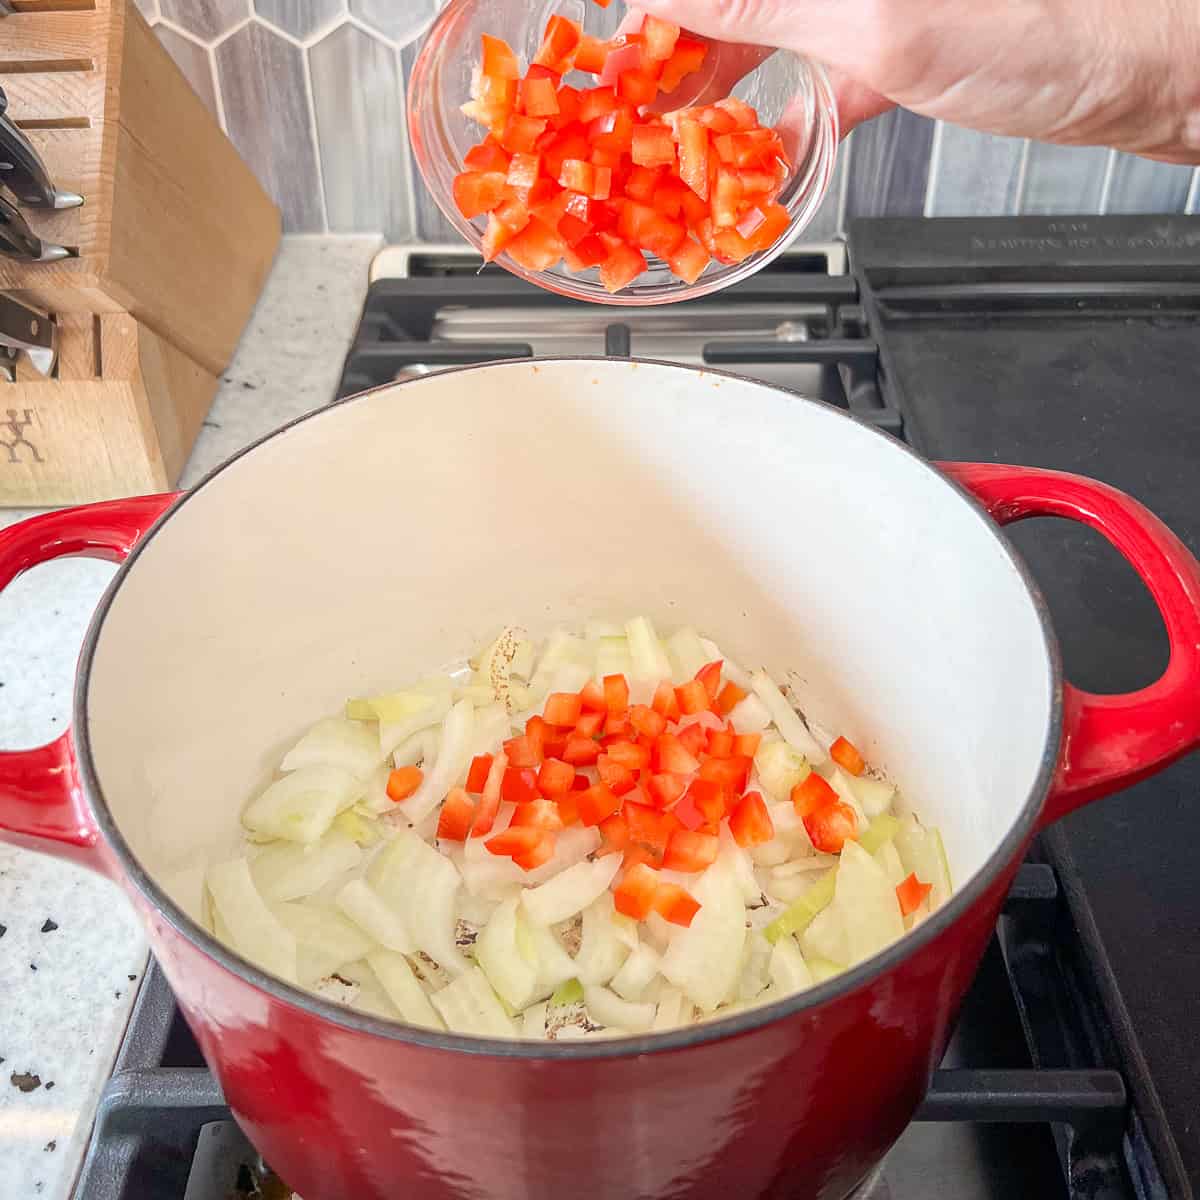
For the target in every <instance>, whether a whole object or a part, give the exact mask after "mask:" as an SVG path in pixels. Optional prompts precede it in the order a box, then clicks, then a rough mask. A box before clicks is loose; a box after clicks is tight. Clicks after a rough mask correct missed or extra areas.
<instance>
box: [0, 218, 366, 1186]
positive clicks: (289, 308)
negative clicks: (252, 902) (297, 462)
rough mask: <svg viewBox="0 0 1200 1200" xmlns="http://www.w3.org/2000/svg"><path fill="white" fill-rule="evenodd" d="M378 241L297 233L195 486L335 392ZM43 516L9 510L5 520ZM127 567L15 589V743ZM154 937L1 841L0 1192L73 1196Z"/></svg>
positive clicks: (219, 411) (90, 878) (51, 730)
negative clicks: (147, 938) (114, 577)
mask: <svg viewBox="0 0 1200 1200" xmlns="http://www.w3.org/2000/svg"><path fill="white" fill-rule="evenodd" d="M379 246H380V240H379V239H378V238H374V237H370V238H362V237H354V238H349V237H341V238H339V237H296V238H285V239H284V242H283V245H282V247H281V249H280V252H279V256H278V258H277V259H276V262H275V266H274V269H273V271H272V273H271V277H270V279H269V280H268V282H267V286H266V290H265V291H264V293H263V295H262V297H261V299H260V300H259V303H258V307H257V308H256V309H255V311H254V314H253V316H252V317H251V320H250V323H249V325H248V326H247V328H246V331H245V333H244V334H243V336H242V341H241V344H240V346H239V347H238V351H237V354H236V356H235V357H234V360H233V362H232V364H231V365H230V367H229V369H228V370H227V371H226V373H225V375H224V378H223V381H222V384H221V388H220V391H219V392H218V394H217V399H216V402H215V403H214V405H213V408H212V411H211V412H210V413H209V417H208V419H207V420H206V421H205V423H204V429H203V431H202V432H201V435H200V438H199V440H198V441H197V443H196V447H195V450H194V452H193V454H192V457H191V459H190V461H189V462H188V465H187V468H186V470H185V472H184V476H183V479H182V480H181V483H182V485H183V486H191V485H192V484H194V483H195V482H196V481H197V480H199V479H200V478H201V477H202V476H203V475H204V474H205V473H207V472H208V471H209V470H210V469H211V468H212V467H213V466H215V465H216V464H217V463H219V462H221V461H222V460H224V459H225V458H227V457H228V456H229V455H231V454H233V453H234V452H235V451H237V450H239V449H240V448H241V447H242V446H244V445H246V444H247V443H248V442H250V441H253V440H254V439H255V438H258V437H260V436H261V435H262V434H264V433H267V432H269V431H270V430H272V429H275V428H277V427H278V426H279V425H282V424H284V423H285V422H286V421H289V420H291V419H292V418H293V417H296V416H299V415H301V414H302V413H305V412H308V411H309V410H311V409H313V408H317V407H320V406H321V405H323V404H327V403H328V402H329V401H330V399H332V397H333V394H334V390H335V388H336V386H337V381H338V379H339V377H340V375H341V368H342V359H343V357H344V356H345V352H346V349H347V347H348V346H349V344H350V339H351V337H352V336H353V334H354V330H355V328H356V326H357V324H358V318H359V314H360V311H361V308H362V298H363V295H364V293H365V291H366V284H367V271H368V267H369V265H370V261H371V258H372V257H373V256H374V254H375V252H376V250H378V248H379ZM28 515H30V514H29V513H27V512H22V511H17V510H4V509H0V527H3V526H5V525H10V524H13V523H14V522H16V521H19V520H21V519H23V518H24V517H26V516H28ZM114 569H115V568H113V567H112V566H111V565H109V564H106V563H98V562H94V561H91V560H83V559H74V560H72V559H67V560H61V561H59V562H55V563H48V564H46V565H45V566H42V567H39V568H37V569H36V570H34V571H31V572H30V573H29V574H28V575H26V576H23V577H22V578H21V579H19V580H17V581H16V582H14V583H13V584H12V586H11V587H9V588H8V589H7V590H6V591H5V592H4V594H3V595H2V596H0V748H2V749H6V750H7V749H19V748H23V747H27V746H35V745H40V744H41V743H43V742H46V741H49V740H50V739H51V738H53V737H55V736H57V735H58V734H59V733H60V732H61V731H62V730H63V729H64V728H65V727H66V724H67V723H68V721H69V719H70V718H69V713H70V699H71V686H72V680H73V677H74V670H75V659H76V657H77V656H78V653H79V647H80V644H81V642H82V640H83V635H84V631H85V630H86V628H87V623H88V621H89V619H90V617H91V614H92V611H93V609H94V608H95V605H96V602H97V600H98V599H99V597H100V594H101V592H102V591H103V590H104V588H105V586H106V585H107V583H108V581H109V580H110V579H111V578H112V574H113V571H114ZM146 958H147V949H146V942H145V940H144V938H143V937H142V935H141V931H140V929H139V927H138V925H137V922H136V920H135V918H134V916H133V912H132V909H131V908H130V906H129V905H128V903H127V902H126V900H125V898H124V896H123V895H122V894H121V892H120V891H119V890H118V889H117V888H116V887H115V886H114V885H113V884H111V883H109V882H108V881H107V880H104V879H101V878H99V877H97V876H95V875H92V874H91V873H90V872H88V871H86V870H83V869H81V868H78V867H75V866H71V865H68V864H66V863H62V862H58V861H56V860H54V859H50V858H46V857H43V856H40V855H37V854H33V853H30V852H27V851H24V850H18V849H15V848H13V847H10V846H5V845H0V1197H5V1198H6V1200H7V1198H8V1197H12V1198H13V1200H16V1198H17V1197H26V1196H30V1197H32V1196H41V1197H46V1198H47V1200H63V1198H65V1197H67V1196H69V1195H70V1194H71V1190H72V1186H73V1183H74V1180H75V1176H76V1174H77V1172H78V1170H79V1166H80V1164H81V1163H82V1160H83V1155H84V1152H85V1151H86V1149H87V1142H88V1138H89V1135H90V1132H91V1124H92V1118H93V1115H94V1112H95V1106H96V1103H97V1100H98V1097H99V1092H100V1089H101V1088H102V1087H103V1085H104V1083H105V1081H106V1080H107V1078H108V1076H109V1073H110V1071H111V1069H112V1063H113V1058H114V1056H115V1054H116V1052H117V1048H118V1045H119V1043H120V1040H121V1036H122V1034H123V1032H124V1030H125V1026H126V1024H127V1022H128V1019H129V1012H130V1009H131V1007H132V1004H133V1000H134V997H135V996H136V994H137V988H138V983H139V981H140V980H141V978H142V976H143V974H144V972H145V968H146Z"/></svg>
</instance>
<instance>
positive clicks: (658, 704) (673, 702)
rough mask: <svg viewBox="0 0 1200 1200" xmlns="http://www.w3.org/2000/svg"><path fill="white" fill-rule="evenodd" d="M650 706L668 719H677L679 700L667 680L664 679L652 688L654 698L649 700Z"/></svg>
mask: <svg viewBox="0 0 1200 1200" xmlns="http://www.w3.org/2000/svg"><path fill="white" fill-rule="evenodd" d="M650 707H651V708H653V709H654V711H655V712H656V713H658V714H659V716H661V717H665V718H666V719H667V720H668V721H677V720H678V719H679V701H678V700H677V699H676V697H675V689H674V688H673V687H672V686H671V684H670V683H669V682H668V681H667V680H665V679H664V680H663V681H662V683H660V684H659V685H658V687H657V688H655V689H654V699H653V700H652V701H651V702H650Z"/></svg>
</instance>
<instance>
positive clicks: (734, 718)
mask: <svg viewBox="0 0 1200 1200" xmlns="http://www.w3.org/2000/svg"><path fill="white" fill-rule="evenodd" d="M729 722H730V724H731V725H732V726H733V729H734V732H735V733H762V731H763V730H764V729H766V728H767V726H768V725H770V724H771V713H770V710H769V709H768V708H767V706H766V705H765V704H764V703H763V702H762V701H761V700H760V699H759V698H758V697H757V696H756V695H755V694H754V693H753V692H751V693H750V695H749V696H747V697H746V698H745V700H742V701H740V702H739V703H738V704H735V705H734V707H733V711H732V712H730V714H729Z"/></svg>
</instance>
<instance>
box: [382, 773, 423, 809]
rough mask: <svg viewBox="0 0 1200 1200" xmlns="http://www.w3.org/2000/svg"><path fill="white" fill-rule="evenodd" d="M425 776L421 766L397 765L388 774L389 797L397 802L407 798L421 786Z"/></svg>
mask: <svg viewBox="0 0 1200 1200" xmlns="http://www.w3.org/2000/svg"><path fill="white" fill-rule="evenodd" d="M423 778H424V774H423V773H422V771H421V768H420V767H397V768H396V769H395V770H394V771H392V772H391V773H390V774H389V775H388V781H387V794H388V799H389V800H391V801H393V802H394V803H396V804H399V803H400V801H401V800H407V799H408V798H409V796H411V795H412V794H413V792H415V791H416V790H417V788H419V787H420V786H421V780H422V779H423Z"/></svg>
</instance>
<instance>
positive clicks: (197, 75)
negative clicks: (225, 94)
mask: <svg viewBox="0 0 1200 1200" xmlns="http://www.w3.org/2000/svg"><path fill="white" fill-rule="evenodd" d="M154 32H155V35H156V36H157V37H158V40H159V41H160V42H162V44H163V46H165V47H166V51H167V53H168V54H169V55H170V56H171V57H172V58H173V59H174V60H175V65H176V66H177V67H178V68H179V69H180V70H181V71H182V72H183V73H184V75H186V76H187V81H188V83H190V84H191V85H192V91H193V92H195V93H196V95H197V96H199V97H200V99H201V100H203V101H204V107H205V108H207V109H208V111H209V112H210V113H212V115H213V116H214V117H215V116H217V95H216V90H215V89H214V88H213V75H212V60H211V59H210V58H209V51H208V50H206V49H205V48H204V47H203V46H201V45H198V44H197V43H196V42H193V41H192V40H191V39H190V38H186V37H183V36H182V35H181V34H178V33H176V32H175V30H173V29H168V28H167V27H166V26H165V25H156V26H155V27H154Z"/></svg>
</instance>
